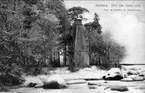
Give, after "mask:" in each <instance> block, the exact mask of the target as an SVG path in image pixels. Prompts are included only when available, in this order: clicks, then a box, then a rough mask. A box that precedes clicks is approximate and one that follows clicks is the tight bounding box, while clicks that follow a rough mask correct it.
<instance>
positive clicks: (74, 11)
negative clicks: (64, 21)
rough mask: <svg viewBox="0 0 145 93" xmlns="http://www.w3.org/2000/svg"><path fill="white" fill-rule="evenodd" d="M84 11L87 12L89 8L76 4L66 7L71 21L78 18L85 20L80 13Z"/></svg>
mask: <svg viewBox="0 0 145 93" xmlns="http://www.w3.org/2000/svg"><path fill="white" fill-rule="evenodd" d="M85 12H89V10H87V9H86V8H83V7H81V6H76V7H72V8H70V9H68V15H69V18H70V20H71V22H72V23H73V22H74V21H75V20H76V19H78V18H79V19H82V20H86V18H84V17H83V15H82V14H84V13H85Z"/></svg>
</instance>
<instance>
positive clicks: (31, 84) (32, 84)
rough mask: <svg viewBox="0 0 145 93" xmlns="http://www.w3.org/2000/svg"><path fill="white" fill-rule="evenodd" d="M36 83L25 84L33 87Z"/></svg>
mask: <svg viewBox="0 0 145 93" xmlns="http://www.w3.org/2000/svg"><path fill="white" fill-rule="evenodd" d="M36 85H37V83H33V82H30V83H29V84H28V85H27V86H28V87H35V86H36Z"/></svg>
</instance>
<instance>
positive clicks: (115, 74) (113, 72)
mask: <svg viewBox="0 0 145 93" xmlns="http://www.w3.org/2000/svg"><path fill="white" fill-rule="evenodd" d="M102 78H103V79H104V80H121V79H123V75H122V73H121V70H120V68H111V69H110V70H109V71H108V72H107V73H106V74H105V75H104V76H103V77H102Z"/></svg>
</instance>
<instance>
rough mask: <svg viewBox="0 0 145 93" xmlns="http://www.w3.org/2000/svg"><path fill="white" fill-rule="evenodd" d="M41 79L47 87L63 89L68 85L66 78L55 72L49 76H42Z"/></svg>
mask: <svg viewBox="0 0 145 93" xmlns="http://www.w3.org/2000/svg"><path fill="white" fill-rule="evenodd" d="M40 80H42V82H43V88H45V89H62V88H66V87H67V84H66V82H65V80H64V79H63V78H62V77H61V76H60V75H58V74H53V75H51V76H49V77H48V76H47V77H45V76H44V77H42V76H41V77H40Z"/></svg>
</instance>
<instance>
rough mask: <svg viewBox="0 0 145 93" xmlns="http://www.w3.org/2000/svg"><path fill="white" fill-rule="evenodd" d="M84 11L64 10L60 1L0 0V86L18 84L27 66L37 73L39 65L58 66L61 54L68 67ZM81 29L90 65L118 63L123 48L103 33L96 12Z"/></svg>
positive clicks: (76, 9) (78, 9)
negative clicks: (92, 18)
mask: <svg viewBox="0 0 145 93" xmlns="http://www.w3.org/2000/svg"><path fill="white" fill-rule="evenodd" d="M84 12H89V11H88V10H87V9H85V8H82V7H73V8H71V9H68V10H67V9H66V8H65V6H64V1H63V0H0V80H1V81H0V84H15V83H16V82H17V84H20V83H21V82H22V79H21V78H20V76H21V74H22V73H24V71H28V72H30V71H31V70H30V69H29V67H36V69H35V71H34V72H37V73H36V74H38V73H41V71H40V69H41V67H42V66H47V67H51V66H60V55H62V56H63V58H64V62H63V65H69V66H70V67H71V64H72V63H73V54H74V39H75V20H76V19H77V18H80V19H82V20H86V19H85V18H83V16H82V14H83V13H84ZM84 27H85V28H86V30H85V38H86V42H87V48H88V51H89V57H90V63H91V65H98V66H103V67H105V68H107V67H108V65H110V64H111V65H110V66H113V64H114V62H116V63H117V64H118V62H119V61H120V60H121V59H122V57H123V55H124V48H123V47H121V46H119V45H118V44H117V43H115V42H114V41H113V40H112V39H111V36H110V34H109V33H102V31H101V25H100V24H99V16H98V15H97V14H96V13H95V17H94V21H93V22H90V23H87V24H85V25H84ZM60 52H61V53H60ZM33 74H35V73H33ZM5 78H7V80H4V79H5ZM14 79H15V80H14Z"/></svg>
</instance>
